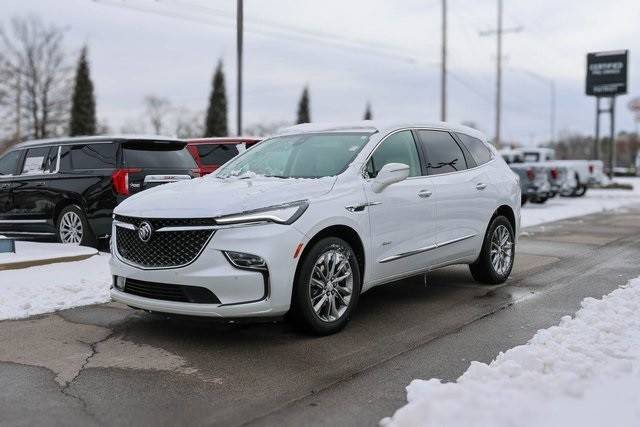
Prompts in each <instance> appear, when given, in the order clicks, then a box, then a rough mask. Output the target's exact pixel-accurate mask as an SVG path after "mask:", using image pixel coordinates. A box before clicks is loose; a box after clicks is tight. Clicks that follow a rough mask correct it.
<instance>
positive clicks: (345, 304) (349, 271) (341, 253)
mask: <svg viewBox="0 0 640 427" xmlns="http://www.w3.org/2000/svg"><path fill="white" fill-rule="evenodd" d="M301 262H302V264H301V268H300V271H299V274H298V276H297V277H296V283H294V291H293V299H292V304H293V305H292V313H291V314H292V315H293V318H294V320H295V321H296V323H297V324H298V325H300V326H302V327H303V328H304V329H306V330H307V331H309V332H312V333H314V334H317V335H329V334H333V333H335V332H338V331H339V330H341V329H342V328H344V327H345V325H346V324H347V322H348V321H349V316H350V315H351V313H352V312H353V311H354V310H355V307H356V305H357V303H358V298H359V296H360V286H361V282H360V270H359V268H358V261H357V259H356V256H355V253H354V252H353V249H352V248H351V246H350V245H349V244H348V243H347V242H345V241H344V240H342V239H339V238H337V237H327V238H324V239H321V240H319V241H318V242H316V243H315V244H314V245H313V246H312V247H311V249H310V250H309V252H308V253H307V254H306V255H305V256H304V258H303V259H302V261H301Z"/></svg>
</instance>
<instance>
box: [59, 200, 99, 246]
mask: <svg viewBox="0 0 640 427" xmlns="http://www.w3.org/2000/svg"><path fill="white" fill-rule="evenodd" d="M56 228H57V229H56V235H57V238H58V242H60V243H66V244H70V245H76V246H80V245H82V246H92V247H96V245H97V241H96V237H95V235H94V234H93V230H91V226H90V225H89V221H87V217H86V215H85V214H84V212H82V209H80V207H78V206H75V205H71V206H67V207H65V208H64V209H62V212H60V215H59V216H58V222H57V224H56Z"/></svg>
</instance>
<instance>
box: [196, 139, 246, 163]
mask: <svg viewBox="0 0 640 427" xmlns="http://www.w3.org/2000/svg"><path fill="white" fill-rule="evenodd" d="M238 145H239V144H197V145H196V148H197V150H198V154H199V155H200V161H201V162H202V164H203V165H205V166H218V165H223V164H225V163H226V162H228V161H229V160H231V159H233V158H234V157H235V156H237V155H238V154H240V151H239V150H238Z"/></svg>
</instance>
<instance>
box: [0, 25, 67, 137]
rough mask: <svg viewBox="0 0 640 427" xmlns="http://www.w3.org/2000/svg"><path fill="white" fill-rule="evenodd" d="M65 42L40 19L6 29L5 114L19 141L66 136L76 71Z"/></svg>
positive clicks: (2, 67) (2, 37) (2, 57)
mask: <svg viewBox="0 0 640 427" xmlns="http://www.w3.org/2000/svg"><path fill="white" fill-rule="evenodd" d="M63 37H64V30H63V29H62V28H60V27H57V26H55V25H45V24H44V23H43V22H42V21H41V20H40V18H38V17H37V16H35V15H31V16H27V17H14V18H12V19H11V22H10V25H9V26H8V28H5V27H1V26H0V110H1V111H0V114H1V115H2V116H1V118H2V119H3V122H4V123H6V124H7V125H6V127H9V128H12V130H13V133H14V139H15V140H20V139H23V138H45V137H48V136H53V135H58V134H61V133H62V132H63V130H64V129H63V126H64V125H66V124H67V122H68V114H69V103H70V98H71V97H70V84H71V78H72V67H71V66H70V65H69V63H68V61H67V55H66V52H65V49H64V46H63ZM5 130H8V129H5Z"/></svg>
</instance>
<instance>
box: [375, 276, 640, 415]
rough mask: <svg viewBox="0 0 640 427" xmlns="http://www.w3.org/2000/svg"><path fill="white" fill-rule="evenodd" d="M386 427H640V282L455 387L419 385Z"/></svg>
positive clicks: (475, 366)
mask: <svg viewBox="0 0 640 427" xmlns="http://www.w3.org/2000/svg"><path fill="white" fill-rule="evenodd" d="M407 400H408V401H409V403H408V404H407V405H406V406H404V407H402V408H401V409H399V410H398V411H396V413H395V414H394V415H393V417H391V418H385V419H383V420H382V421H381V425H383V426H387V427H390V426H416V425H420V426H439V427H446V426H492V427H494V426H495V427H500V426H566V425H579V426H581V427H585V426H594V427H595V426H603V425H610V426H616V427H624V426H640V278H637V279H634V280H632V281H631V282H629V284H627V286H625V287H623V288H620V289H617V290H615V291H614V292H612V293H611V294H609V295H607V296H605V297H603V298H602V300H596V299H593V298H586V299H585V300H584V301H582V308H581V309H580V311H578V312H577V313H576V315H575V318H573V319H572V318H571V317H569V316H565V317H564V318H563V319H562V321H561V323H560V325H559V326H554V327H552V328H549V329H545V330H540V331H538V333H537V334H536V335H535V336H534V337H533V338H532V339H531V341H529V343H527V344H525V345H522V346H518V347H515V348H513V349H511V350H509V351H507V352H506V353H501V354H500V355H499V356H498V357H497V358H496V360H494V361H493V362H491V364H490V365H486V364H484V363H479V362H472V363H471V366H470V367H469V369H468V370H467V371H466V372H465V373H464V374H463V375H462V376H461V377H460V378H459V379H458V381H457V382H455V383H446V384H443V383H441V382H440V381H439V380H436V379H432V380H429V381H424V380H413V381H412V382H411V384H410V385H409V386H408V387H407Z"/></svg>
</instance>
